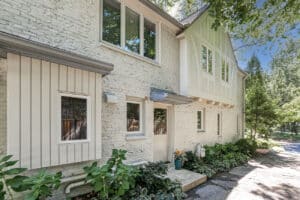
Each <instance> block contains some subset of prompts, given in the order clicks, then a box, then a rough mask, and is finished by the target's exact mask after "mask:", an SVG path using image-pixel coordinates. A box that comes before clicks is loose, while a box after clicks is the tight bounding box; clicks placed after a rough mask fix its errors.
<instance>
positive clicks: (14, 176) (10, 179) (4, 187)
mask: <svg viewBox="0 0 300 200" xmlns="http://www.w3.org/2000/svg"><path fill="white" fill-rule="evenodd" d="M11 158H12V155H7V156H4V157H3V158H1V159H0V200H4V199H13V194H12V191H15V192H21V191H25V190H27V189H29V188H28V187H27V186H26V185H24V184H22V183H23V181H24V180H25V179H26V178H27V177H26V176H21V175H20V174H21V173H22V172H24V171H26V168H16V167H15V168H14V167H13V166H14V165H15V164H16V163H17V162H18V161H16V160H11Z"/></svg>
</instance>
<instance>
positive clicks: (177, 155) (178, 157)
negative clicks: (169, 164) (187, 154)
mask: <svg viewBox="0 0 300 200" xmlns="http://www.w3.org/2000/svg"><path fill="white" fill-rule="evenodd" d="M183 153H184V152H183V151H180V150H176V151H175V152H174V162H175V169H177V170H179V169H181V168H182V164H183Z"/></svg>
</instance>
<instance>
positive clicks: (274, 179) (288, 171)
mask: <svg viewBox="0 0 300 200" xmlns="http://www.w3.org/2000/svg"><path fill="white" fill-rule="evenodd" d="M284 149H285V151H282V152H279V153H275V152H270V153H268V154H267V155H262V156H259V157H257V158H255V159H253V160H251V161H249V162H248V164H246V165H244V166H240V167H236V168H234V169H232V170H231V171H230V172H229V173H223V174H219V175H217V176H216V177H214V178H213V179H210V180H209V181H208V182H206V183H205V184H203V185H201V186H199V187H197V188H195V189H193V190H191V191H189V192H188V198H187V199H188V200H194V199H195V200H224V199H227V200H262V199H264V200H265V199H266V200H300V143H298V144H286V145H284Z"/></svg>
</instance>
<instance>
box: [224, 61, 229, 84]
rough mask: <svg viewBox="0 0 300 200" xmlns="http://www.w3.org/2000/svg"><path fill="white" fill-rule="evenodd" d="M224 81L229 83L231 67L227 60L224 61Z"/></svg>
mask: <svg viewBox="0 0 300 200" xmlns="http://www.w3.org/2000/svg"><path fill="white" fill-rule="evenodd" d="M222 80H223V81H226V82H228V81H229V65H228V63H227V62H225V60H222Z"/></svg>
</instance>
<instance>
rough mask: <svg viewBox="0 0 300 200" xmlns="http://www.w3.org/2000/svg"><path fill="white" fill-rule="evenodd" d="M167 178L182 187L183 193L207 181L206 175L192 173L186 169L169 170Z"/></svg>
mask: <svg viewBox="0 0 300 200" xmlns="http://www.w3.org/2000/svg"><path fill="white" fill-rule="evenodd" d="M167 177H168V178H170V179H171V180H173V181H175V180H177V181H179V182H180V183H181V185H182V190H183V192H186V191H188V190H191V189H193V188H194V187H197V186H198V185H200V184H202V183H205V182H206V180H207V177H206V175H203V174H199V173H196V172H192V171H189V170H186V169H181V170H175V169H174V168H169V170H168V174H167Z"/></svg>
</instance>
